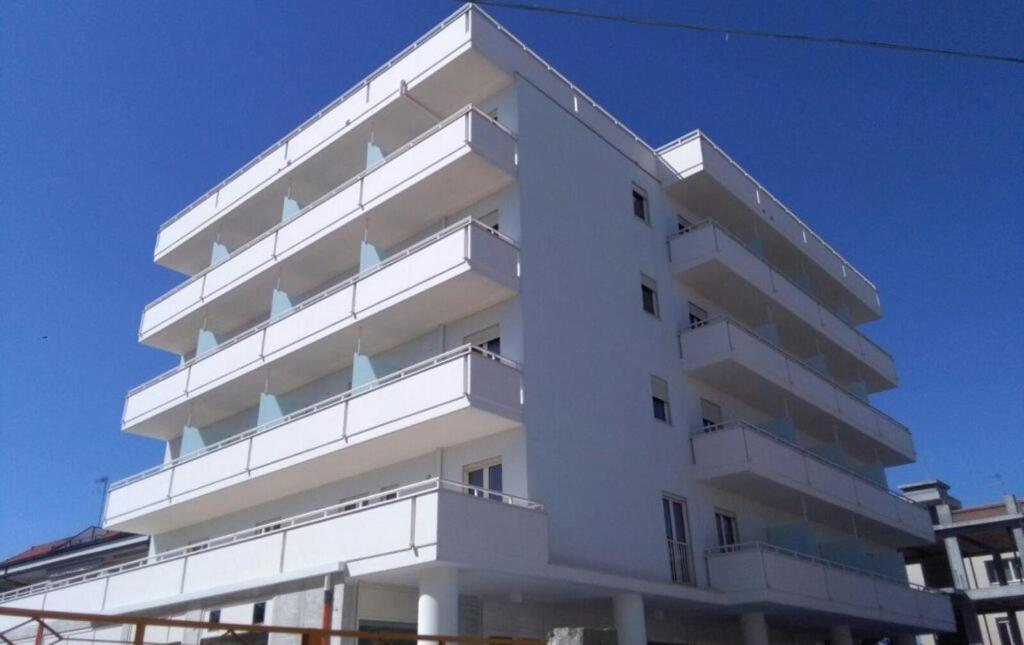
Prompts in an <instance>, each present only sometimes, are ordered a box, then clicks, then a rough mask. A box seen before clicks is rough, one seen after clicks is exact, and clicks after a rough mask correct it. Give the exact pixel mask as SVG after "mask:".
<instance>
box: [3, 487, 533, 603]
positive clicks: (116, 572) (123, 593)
mask: <svg viewBox="0 0 1024 645" xmlns="http://www.w3.org/2000/svg"><path fill="white" fill-rule="evenodd" d="M467 532H468V533H472V534H473V535H474V536H476V537H477V538H478V539H477V540H475V541H467V540H465V539H463V538H462V536H463V535H464V534H466V533H467ZM485 552H486V553H485ZM488 554H489V555H490V556H491V560H490V562H492V563H494V566H496V567H501V566H503V565H506V564H507V563H511V562H519V563H526V564H542V563H545V562H546V561H547V518H546V515H545V514H544V508H543V506H542V505H541V504H538V503H537V502H534V501H532V500H529V499H525V498H522V497H517V496H515V495H510V494H508V493H505V492H501V491H490V490H485V489H478V488H474V487H471V486H466V485H464V484H460V483H457V482H452V481H447V480H443V479H437V478H432V479H427V480H425V481H422V482H417V483H414V484H409V485H406V486H402V487H400V488H397V489H394V490H390V491H388V492H387V494H380V493H378V494H375V495H369V496H367V497H365V498H362V499H357V500H347V501H346V502H345V503H343V504H337V505H333V506H329V507H326V508H321V509H318V510H315V511H310V512H306V513H302V514H300V515H296V516H293V517H289V518H285V519H282V520H275V521H274V522H273V523H272V524H267V525H262V526H256V527H253V528H251V529H247V530H244V531H239V532H237V533H232V534H229V535H224V536H220V537H216V538H213V539H211V540H207V541H205V542H200V543H195V544H190V545H188V546H187V547H183V548H180V549H175V550H172V551H165V552H162V553H158V554H155V555H151V556H149V557H146V558H142V559H140V560H136V561H132V562H128V563H126V564H122V565H119V566H117V567H113V568H109V569H102V570H98V571H93V572H90V573H87V574H84V575H80V576H75V577H71V578H65V579H61V580H54V581H48V582H45V583H41V584H37V585H32V586H30V587H23V588H20V589H16V590H14V591H11V592H8V593H5V594H0V605H4V606H11V607H24V608H37V609H38V608H42V607H44V606H45V607H50V608H52V607H59V608H60V609H62V610H65V611H74V612H86V613H127V612H133V611H136V612H143V611H150V610H155V609H159V608H160V607H171V606H180V605H181V604H182V603H188V602H201V601H202V599H203V598H211V597H216V596H218V595H219V594H223V593H225V592H229V591H231V590H235V589H237V587H238V585H245V586H246V587H247V589H248V590H249V591H250V592H251V593H254V594H256V593H259V592H260V590H263V589H266V590H269V589H271V588H273V587H274V586H275V585H278V586H279V585H281V584H287V583H293V582H295V581H297V580H301V579H307V578H308V579H319V578H322V576H323V575H325V574H328V573H336V572H338V571H339V568H345V570H346V571H347V574H348V575H350V576H353V577H357V576H368V575H373V574H375V573H380V572H388V573H389V574H394V573H395V572H400V571H402V570H405V569H408V568H410V567H414V566H416V565H418V564H422V563H425V562H431V561H436V560H444V561H446V562H450V563H455V564H459V563H465V564H466V565H477V564H478V563H479V562H480V561H481V560H482V559H483V558H484V557H485V556H486V555H488ZM509 566H510V565H509Z"/></svg>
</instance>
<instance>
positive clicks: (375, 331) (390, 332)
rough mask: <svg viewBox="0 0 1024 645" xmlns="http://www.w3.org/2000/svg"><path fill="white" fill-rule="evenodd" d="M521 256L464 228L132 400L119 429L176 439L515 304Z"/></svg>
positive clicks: (489, 233) (491, 235)
mask: <svg viewBox="0 0 1024 645" xmlns="http://www.w3.org/2000/svg"><path fill="white" fill-rule="evenodd" d="M518 288H519V258H518V249H517V248H516V247H515V245H514V244H513V243H512V242H511V241H510V240H509V239H508V238H505V237H503V236H501V235H500V234H498V233H496V232H495V231H493V230H492V229H490V228H487V227H486V226H484V225H482V224H479V223H476V222H474V221H472V220H464V221H463V222H460V223H458V224H455V225H453V226H451V227H449V228H447V229H444V230H442V231H441V232H439V233H437V234H436V235H433V236H431V237H429V238H427V239H425V240H423V241H421V242H418V243H416V244H415V245H413V246H412V247H410V248H408V249H406V251H404V252H402V253H398V254H396V255H394V256H392V257H390V258H388V259H387V260H385V261H384V262H382V263H381V264H378V265H376V266H374V267H372V268H370V269H368V270H366V271H364V272H362V273H360V274H357V275H356V276H354V277H352V278H350V279H348V280H346V281H344V282H341V283H340V284H338V285H335V286H333V287H331V288H330V289H328V290H327V291H324V292H322V293H320V294H319V295H317V296H314V297H312V298H310V299H308V300H306V301H305V302H303V303H302V304H301V305H299V306H297V307H295V308H293V309H291V310H289V311H286V312H284V313H283V314H281V315H280V316H277V317H275V318H273V319H271V320H269V321H267V322H266V323H263V324H261V325H258V326H257V327H255V328H253V329H251V330H249V331H248V332H246V333H244V334H242V335H240V336H238V337H236V338H234V339H232V340H231V341H229V342H227V343H225V344H223V345H221V346H219V347H217V349H216V350H214V351H212V352H209V353H207V354H203V355H200V356H198V357H196V358H194V359H192V360H190V361H188V362H186V363H184V364H182V365H180V366H178V367H175V368H174V369H172V370H170V371H168V372H167V373H165V374H163V375H161V376H159V377H157V378H155V379H153V380H152V381H150V382H148V383H145V384H143V385H141V386H139V387H137V388H135V389H134V390H132V391H131V392H129V394H128V397H127V399H126V400H125V408H124V419H123V422H122V428H123V429H125V430H127V431H130V432H133V433H137V434H142V435H147V436H152V437H158V438H162V439H170V438H173V437H174V436H177V434H179V433H180V432H181V429H182V427H183V425H185V424H186V423H188V424H190V425H192V426H197V427H205V426H207V425H209V424H211V423H215V422H217V421H219V420H221V419H224V418H227V417H230V416H231V415H233V414H236V413H238V412H241V411H242V410H244V409H246V408H248V407H251V406H252V405H253V404H254V402H253V400H252V399H253V397H254V396H256V395H257V393H259V392H260V391H262V390H263V389H264V388H265V386H266V382H267V378H268V376H267V369H268V368H269V369H270V376H269V378H270V380H271V382H272V383H273V387H274V389H275V393H283V392H289V391H292V390H295V389H296V388H298V387H301V386H303V385H305V384H307V383H310V382H312V381H314V380H316V379H318V378H320V377H322V376H324V375H327V374H330V373H332V372H336V371H338V370H340V369H342V368H344V367H346V365H348V364H350V360H349V359H350V357H351V356H352V355H353V354H354V352H355V351H356V348H357V345H358V347H359V348H360V352H361V353H362V354H363V355H367V356H373V355H374V354H377V353H380V352H383V351H386V350H387V349H390V348H392V347H395V346H397V345H399V344H401V343H403V342H405V341H408V340H411V339H413V338H416V337H419V336H422V335H423V334H425V333H427V332H429V331H431V330H435V329H438V328H439V327H440V326H441V325H444V324H446V323H449V322H451V321H453V320H459V319H461V318H464V317H466V316H469V315H471V314H473V313H476V312H478V311H482V310H484V309H486V308H488V307H491V306H494V305H496V304H498V303H500V302H502V301H504V300H507V299H509V298H511V297H513V296H514V295H515V294H516V293H517V291H518Z"/></svg>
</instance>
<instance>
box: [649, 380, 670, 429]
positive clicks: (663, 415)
mask: <svg viewBox="0 0 1024 645" xmlns="http://www.w3.org/2000/svg"><path fill="white" fill-rule="evenodd" d="M651 405H652V407H653V411H654V418H655V419H657V420H658V421H664V422H665V423H672V411H671V409H670V408H669V403H668V383H666V382H665V380H664V379H660V378H658V377H657V376H651Z"/></svg>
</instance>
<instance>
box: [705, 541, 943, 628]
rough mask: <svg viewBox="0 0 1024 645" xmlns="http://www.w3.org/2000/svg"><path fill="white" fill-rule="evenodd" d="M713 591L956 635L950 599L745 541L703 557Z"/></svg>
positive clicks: (749, 601)
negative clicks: (950, 632) (705, 559)
mask: <svg viewBox="0 0 1024 645" xmlns="http://www.w3.org/2000/svg"><path fill="white" fill-rule="evenodd" d="M707 559H708V571H709V575H710V579H711V586H712V588H714V589H716V590H719V591H722V592H724V593H727V594H729V596H730V599H731V600H732V602H733V603H734V604H736V605H759V606H764V605H771V606H774V607H775V608H778V609H783V608H788V609H791V610H794V611H798V612H804V611H807V610H811V611H815V612H821V613H823V614H827V615H832V616H843V617H844V619H847V620H848V619H854V620H857V621H864V622H870V623H875V624H888V625H901V626H908V627H914V628H916V629H918V630H920V631H927V632H935V631H956V621H955V619H954V617H953V609H952V606H951V604H950V600H949V597H948V596H946V595H945V594H942V593H937V592H932V591H928V590H925V589H923V588H914V587H911V586H909V585H908V583H906V582H904V581H902V580H897V579H893V578H886V577H884V576H879V575H877V574H874V573H871V572H868V571H861V570H858V569H854V568H852V567H847V566H843V565H840V564H837V563H834V562H830V561H828V560H824V559H822V558H817V557H814V556H809V555H805V554H802V553H798V552H796V551H790V550H787V549H782V548H779V547H776V546H773V545H770V544H765V543H761V542H749V543H745V544H738V545H733V546H728V547H720V548H716V549H711V550H709V551H708V552H707Z"/></svg>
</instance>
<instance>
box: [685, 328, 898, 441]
mask: <svg viewBox="0 0 1024 645" xmlns="http://www.w3.org/2000/svg"><path fill="white" fill-rule="evenodd" d="M715 323H724V324H726V325H734V326H735V327H738V328H739V329H740V330H741V331H744V332H746V333H747V334H749V335H750V336H752V337H753V338H756V339H757V340H758V341H759V342H761V343H764V344H765V345H767V346H768V347H770V348H772V349H773V350H775V351H776V352H778V353H780V354H782V355H783V357H785V358H786V359H788V360H790V361H793V362H794V363H796V364H797V365H799V366H800V367H802V368H804V369H805V370H807V371H808V372H810V373H811V374H814V375H815V376H816V377H818V378H820V379H821V380H823V381H825V382H826V383H828V384H829V385H831V386H832V387H833V388H834V389H835V391H836V392H837V393H842V395H843V396H845V397H847V398H849V399H850V400H852V401H856V402H857V403H859V404H860V405H863V406H865V407H866V408H868V409H869V410H871V411H872V412H875V413H876V414H878V415H880V416H883V417H885V418H886V419H888V420H889V421H891V422H892V423H893V424H894V425H895V426H897V427H898V428H899V429H901V430H903V432H905V433H906V434H907V435H908V436H912V433H911V432H910V428H908V427H907V426H905V425H903V424H902V423H900V422H899V421H897V420H896V419H893V418H892V417H891V416H889V415H888V414H886V413H885V412H883V411H881V410H879V409H878V408H876V407H875V406H873V405H871V404H870V403H868V402H866V401H863V400H861V399H858V398H857V397H856V396H854V395H853V394H850V393H849V392H848V391H847V390H846V388H845V387H843V385H842V384H841V383H839V382H838V381H836V380H834V379H833V378H832V377H831V376H826V375H825V374H822V373H821V372H819V371H818V370H816V369H814V368H813V367H811V366H810V365H808V364H807V363H805V362H804V361H802V360H801V359H799V358H797V357H796V356H794V355H793V354H791V353H789V351H787V350H785V349H783V348H782V347H779V346H778V345H775V344H774V343H772V342H770V341H768V340H766V339H764V338H762V337H761V336H760V335H759V334H757V332H755V331H753V330H752V329H750V328H749V327H747V326H746V325H744V324H743V323H740V322H738V321H736V320H735V319H734V318H731V317H729V316H714V317H712V318H709V319H708V320H704V321H701V322H699V323H694V324H693V325H690V326H688V327H686V328H684V329H683V330H682V331H681V332H680V336H683V335H685V334H687V333H690V332H693V331H696V330H699V329H702V328H705V327H708V326H710V325H712V324H715Z"/></svg>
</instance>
